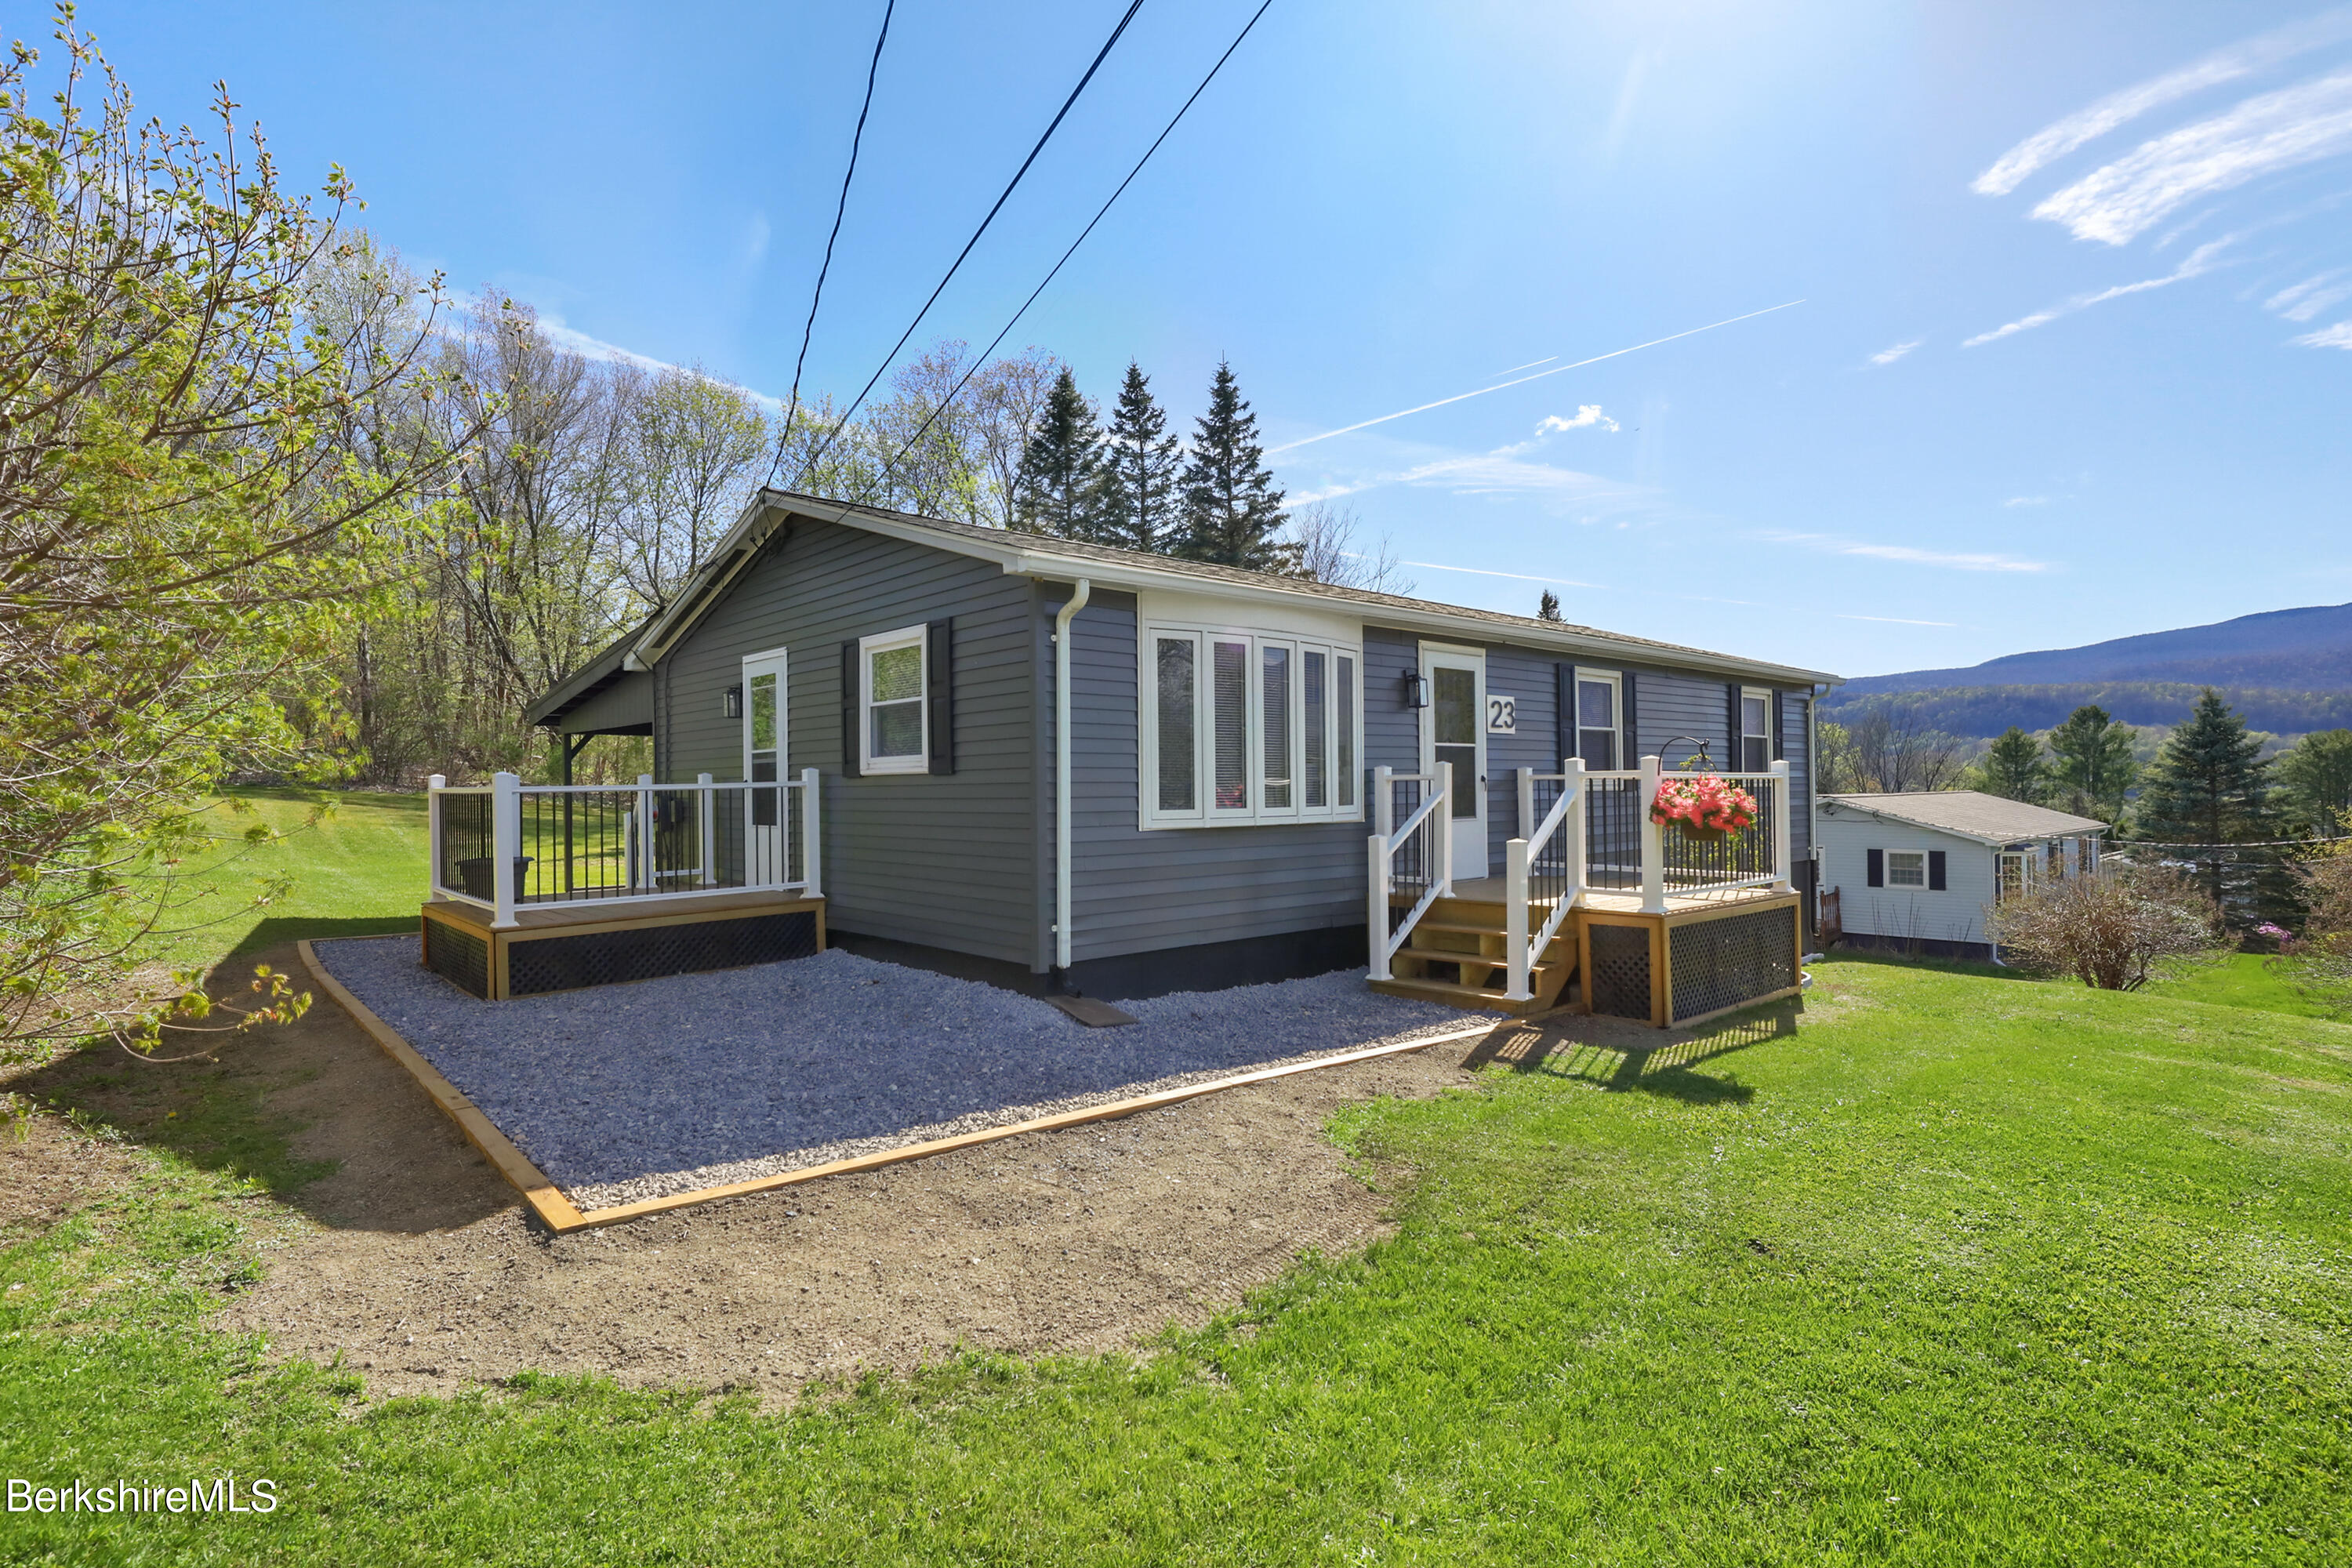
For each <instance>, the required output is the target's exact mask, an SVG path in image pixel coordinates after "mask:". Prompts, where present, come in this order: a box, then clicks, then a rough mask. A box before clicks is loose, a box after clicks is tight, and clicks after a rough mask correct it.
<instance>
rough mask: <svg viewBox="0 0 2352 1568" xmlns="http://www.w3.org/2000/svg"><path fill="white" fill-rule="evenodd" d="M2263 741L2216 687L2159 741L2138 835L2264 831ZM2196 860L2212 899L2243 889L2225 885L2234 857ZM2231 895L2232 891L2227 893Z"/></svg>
mask: <svg viewBox="0 0 2352 1568" xmlns="http://www.w3.org/2000/svg"><path fill="white" fill-rule="evenodd" d="M2262 749H2263V743H2262V742H2261V741H2260V740H2258V739H2256V738H2255V737H2254V736H2252V735H2250V734H2248V733H2247V732H2246V721H2244V720H2243V719H2242V718H2240V717H2239V716H2238V713H2237V711H2236V710H2234V709H2232V708H2231V707H2230V706H2229V705H2228V704H2226V703H2224V702H2223V701H2222V700H2221V698H2220V697H2219V696H2217V695H2216V694H2215V693H2214V691H2213V689H2212V688H2210V687H2207V688H2206V689H2205V695H2204V696H2202V697H2200V698H2199V699H2198V700H2197V709H2196V711H2195V712H2193V713H2191V714H2190V715H2189V718H2188V720H2187V721H2186V722H2184V723H2182V724H2180V725H2179V727H2177V728H2176V729H2175V730H2174V731H2172V734H2171V736H2170V737H2169V738H2168V740H2166V742H2164V750H2163V752H2161V753H2160V754H2159V755H2158V758H2157V762H2156V770H2155V774H2154V776H2153V777H2152V778H2150V780H2149V781H2148V785H2147V789H2146V790H2145V791H2143V792H2142V793H2141V795H2140V799H2139V831H2140V835H2141V837H2145V838H2150V839H2153V840H2155V841H2157V842H2158V843H2160V844H2187V845H2221V844H2234V843H2241V842H2243V841H2245V840H2247V839H2254V838H2262V837H2267V836H2268V833H2267V830H2268V828H2269V826H2270V821H2269V815H2270V814H2269V805H2270V800H2269V794H2270V784H2269V780H2268V778H2267V777H2266V776H2265V775H2266V774H2267V773H2269V771H2270V766H2269V764H2268V763H2264V762H2263V761H2262ZM2232 864H2234V862H2233V860H2232V858H2231V857H2229V856H2225V855H2221V854H2218V853H2217V854H2210V855H2199V856H2198V857H2197V865H2198V869H2199V872H2200V875H2201V876H2202V878H2203V879H2204V881H2205V884H2206V889H2207V890H2208V891H2209V892H2210V893H2211V894H2212V895H2213V898H2214V900H2215V901H2216V902H2222V901H2223V900H2225V898H2226V899H2228V900H2229V901H2230V903H2231V904H2235V903H2237V902H2238V901H2239V900H2240V899H2242V897H2243V896H2244V895H2245V893H2246V892H2247V889H2242V888H2239V887H2236V886H2230V885H2225V879H2224V876H2223V872H2224V868H2225V867H2228V866H2231V865H2232ZM2231 895H2236V897H2232V896H2231Z"/></svg>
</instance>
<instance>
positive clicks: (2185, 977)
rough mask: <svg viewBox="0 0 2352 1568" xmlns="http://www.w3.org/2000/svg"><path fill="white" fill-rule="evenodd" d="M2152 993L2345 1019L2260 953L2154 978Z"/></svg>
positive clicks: (2242, 954)
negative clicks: (2176, 975) (2175, 976)
mask: <svg viewBox="0 0 2352 1568" xmlns="http://www.w3.org/2000/svg"><path fill="white" fill-rule="evenodd" d="M2147 991H2148V994H2151V995H2155V996H2175V997H2179V998H2182V999H2184V1000H2187V1001H2192V1002H2211V1003H2213V1004H2215V1005H2218V1006H2222V1007H2259V1008H2261V1009H2263V1011H2264V1012H2268V1013H2291V1014H2293V1015H2294V1016H2297V1017H2300V1018H2341V1016H2342V1015H2341V1014H2339V1013H2337V1012H2336V1011H2335V1010H2334V1009H2332V1008H2329V1007H2327V1006H2326V1005H2323V1004H2321V1003H2319V1002H2315V1001H2314V1000H2313V999H2312V998H2311V997H2309V996H2308V995H2306V994H2304V993H2303V992H2301V991H2298V990H2297V989H2295V987H2294V984H2293V983H2292V982H2291V981H2290V980H2289V979H2288V978H2287V977H2286V976H2285V975H2284V974H2281V973H2279V972H2278V971H2277V970H2275V969H2273V968H2271V967H2270V966H2269V964H2268V963H2266V962H2265V961H2264V958H2263V954H2261V953H2259V952H2233V953H2231V954H2230V956H2229V957H2227V958H2225V959H2223V960H2222V961H2221V963H2215V964H2210V965H2200V967H2198V968H2195V969H2191V970H2189V971H2187V972H2186V973H2183V974H2182V975H2181V976H2180V977H2179V978H2178V979H2174V980H2157V981H2151V982H2150V983H2149V984H2148V986H2147Z"/></svg>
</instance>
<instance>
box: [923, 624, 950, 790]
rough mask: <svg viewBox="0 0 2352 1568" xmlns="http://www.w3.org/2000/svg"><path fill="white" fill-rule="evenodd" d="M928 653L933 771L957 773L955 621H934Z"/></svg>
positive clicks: (925, 643) (926, 689) (925, 640)
mask: <svg viewBox="0 0 2352 1568" xmlns="http://www.w3.org/2000/svg"><path fill="white" fill-rule="evenodd" d="M924 631H925V635H924V637H923V646H924V647H925V648H926V649H927V650H928V655H927V658H926V668H924V671H923V695H924V698H925V700H927V701H928V703H929V707H930V710H931V714H930V719H931V772H933V773H953V772H955V622H954V621H953V620H952V619H950V620H944V621H933V622H931V623H930V625H929V626H927V627H926V628H924Z"/></svg>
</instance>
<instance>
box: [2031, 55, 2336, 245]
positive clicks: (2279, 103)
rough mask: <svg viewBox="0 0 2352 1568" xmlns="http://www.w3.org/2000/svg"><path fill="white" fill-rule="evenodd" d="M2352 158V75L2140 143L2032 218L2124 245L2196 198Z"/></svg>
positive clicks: (2256, 100)
mask: <svg viewBox="0 0 2352 1568" xmlns="http://www.w3.org/2000/svg"><path fill="white" fill-rule="evenodd" d="M2347 151H2352V70H2347V71H2337V72H2336V73H2335V74H2334V75H2331V76H2325V77H2321V78H2319V79H2316V80H2314V81H2307V82H2304V83H2302V84H2301V85H2300V86H2296V87H2290V88H2282V89H2279V90H2278V91H2276V92H2266V93H2262V94H2260V95H2258V96H2256V97H2253V98H2250V99H2247V100H2245V101H2244V102H2242V103H2241V104H2239V105H2238V106H2237V107H2235V108H2234V109H2231V110H2228V111H2227V112H2225V113H2222V114H2217V115H2215V116H2213V117H2212V118H2211V119H2209V120H2200V121H2198V122H2197V123H2196V124H2194V125H2188V126H2183V127H2182V128H2181V129H2179V130H2178V131H2174V132H2169V133H2168V134H2166V135H2163V136H2159V137H2158V138H2156V139H2155V140H2154V141H2152V142H2142V143H2141V144H2140V145H2139V146H2138V147H2137V148H2136V149H2134V150H2133V151H2132V152H2131V153H2126V155H2125V156H2123V157H2121V158H2118V159H2116V161H2115V162H2114V163H2109V164H2107V165H2105V167H2103V168H2099V169H2095V170H2094V171H2092V172H2091V173H2090V174H2086V175H2084V177H2083V178H2081V179H2079V180H2077V181H2075V182H2074V184H2071V185H2068V186H2067V187H2066V188H2065V189H2064V190H2062V191H2060V192H2058V193H2057V194H2056V195H2052V196H2050V197H2048V198H2047V199H2045V200H2044V201H2043V202H2042V205H2039V206H2037V207H2035V208H2034V209H2033V216H2035V217H2038V218H2047V219H2049V220H2050V221H2051V222H2053V223H2057V224H2063V225H2064V226H2066V227H2067V228H2068V229H2069V230H2071V231H2072V232H2073V234H2074V237H2075V238H2077V239H2098V240H2105V242H2106V243H2107V244H2109V245H2128V244H2130V243H2131V242H2132V241H2133V240H2134V239H2137V237H2139V236H2140V235H2142V234H2144V233H2146V232H2147V230H2148V229H2149V228H2150V227H2152V226H2155V225H2156V224H2157V223H2158V222H2160V221H2161V220H2162V219H2163V218H2164V216H2165V215H2166V214H2168V213H2169V212H2171V211H2173V210H2174V209H2175V208H2177V207H2179V206H2180V205H2182V204H2184V203H2187V202H2190V201H2194V200H2196V199H2197V198H2198V197H2200V196H2209V195H2218V194H2219V193H2221V192H2222V191H2226V190H2230V189H2231V188H2233V187H2235V186H2238V185H2242V184H2245V183H2246V182H2247V181H2249V180H2252V179H2256V178H2259V177H2260V176H2262V175H2264V174H2275V173H2278V172H2279V171H2281V170H2284V169H2291V168H2294V167H2295V166H2296V165H2297V164H2301V163H2314V162H2315V161H2317V160H2319V159H2322V158H2330V157H2334V156H2336V154H2337V153H2344V152H2347Z"/></svg>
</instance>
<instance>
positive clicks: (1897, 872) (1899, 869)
mask: <svg viewBox="0 0 2352 1568" xmlns="http://www.w3.org/2000/svg"><path fill="white" fill-rule="evenodd" d="M1886 885H1887V886H1888V887H1890V888H1924V887H1926V886H1927V851H1925V850H1923V849H1889V850H1888V851H1887V852H1886Z"/></svg>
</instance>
